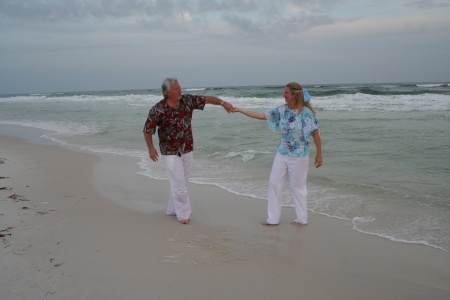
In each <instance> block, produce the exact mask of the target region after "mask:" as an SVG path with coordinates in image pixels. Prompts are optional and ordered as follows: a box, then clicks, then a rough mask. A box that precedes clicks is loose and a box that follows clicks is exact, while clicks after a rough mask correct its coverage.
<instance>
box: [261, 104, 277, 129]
mask: <svg viewBox="0 0 450 300" xmlns="http://www.w3.org/2000/svg"><path fill="white" fill-rule="evenodd" d="M264 114H265V115H266V120H267V123H268V124H269V128H270V130H272V131H273V132H276V131H277V130H278V128H280V110H279V109H278V107H275V108H272V109H270V110H267V111H265V112H264Z"/></svg>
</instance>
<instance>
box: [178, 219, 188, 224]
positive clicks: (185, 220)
mask: <svg viewBox="0 0 450 300" xmlns="http://www.w3.org/2000/svg"><path fill="white" fill-rule="evenodd" d="M180 223H181V224H189V219H184V220H180Z"/></svg>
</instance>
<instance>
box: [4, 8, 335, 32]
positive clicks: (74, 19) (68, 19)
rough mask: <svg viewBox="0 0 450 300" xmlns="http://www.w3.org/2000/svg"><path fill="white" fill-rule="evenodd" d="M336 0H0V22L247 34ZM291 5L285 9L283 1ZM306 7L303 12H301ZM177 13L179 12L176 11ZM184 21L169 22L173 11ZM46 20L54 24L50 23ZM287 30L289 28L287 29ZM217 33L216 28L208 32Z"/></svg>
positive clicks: (306, 23) (292, 24)
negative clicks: (221, 27) (219, 26)
mask: <svg viewBox="0 0 450 300" xmlns="http://www.w3.org/2000/svg"><path fill="white" fill-rule="evenodd" d="M336 2H339V1H330V0H322V1H306V0H291V1H288V0H281V1H280V0H278V1H273V0H260V1H256V0H227V1H225V0H171V1H170V0H169V1H168V0H153V1H144V0H117V1H110V0H73V1H58V0H41V1H38V0H22V1H14V0H6V1H1V2H0V19H2V20H3V21H0V28H1V30H2V31H11V30H15V29H19V28H31V29H33V30H40V29H41V30H44V31H53V30H57V31H60V30H61V27H62V28H64V26H66V27H68V28H70V29H68V30H73V28H74V27H76V28H77V29H78V30H80V31H81V32H85V31H86V30H87V31H89V30H95V29H96V28H99V27H100V28H102V29H104V30H108V29H109V30H113V31H115V30H117V28H118V27H122V28H127V29H130V28H134V30H145V31H151V30H160V29H166V30H169V29H170V30H174V31H175V32H179V31H182V32H192V33H193V32H196V31H198V29H199V28H201V30H202V32H205V33H208V31H209V30H210V29H211V28H210V27H209V26H210V25H211V24H212V23H214V22H218V21H220V22H223V23H225V24H228V26H229V28H230V29H232V30H234V31H233V32H231V33H234V34H236V33H237V34H238V35H242V34H243V35H248V36H254V37H257V36H261V37H262V36H264V37H267V36H270V35H283V33H286V32H287V30H286V29H287V28H291V30H293V31H296V32H299V31H302V30H306V29H309V28H311V27H314V26H317V25H323V24H327V23H331V22H333V20H332V19H331V18H329V17H326V16H325V12H326V11H327V8H328V7H329V6H331V5H335V4H336ZM288 5H290V6H291V7H297V8H298V10H297V11H294V10H292V11H288V10H287V6H288ZM306 11H308V12H306ZM182 14H183V15H182ZM180 15H182V16H186V17H189V20H185V21H189V22H184V23H183V24H180V23H176V24H174V22H173V20H174V19H176V18H179V16H180ZM50 25H58V26H59V28H57V27H56V26H53V27H52V26H50ZM291 30H289V31H291ZM210 33H211V34H212V35H216V36H217V35H218V34H220V33H218V32H210Z"/></svg>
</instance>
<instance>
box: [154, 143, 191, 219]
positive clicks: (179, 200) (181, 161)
mask: <svg viewBox="0 0 450 300" xmlns="http://www.w3.org/2000/svg"><path fill="white" fill-rule="evenodd" d="M161 156H162V157H163V160H164V164H165V166H166V172H167V176H168V177H169V183H170V196H169V205H168V206H167V210H166V214H167V215H176V216H177V219H178V220H180V221H181V220H186V219H189V217H190V216H191V204H190V202H189V195H188V192H187V183H188V181H189V174H190V172H191V166H192V160H193V154H192V152H189V153H185V154H183V155H181V156H177V155H161Z"/></svg>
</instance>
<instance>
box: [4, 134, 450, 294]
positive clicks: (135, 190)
mask: <svg viewBox="0 0 450 300" xmlns="http://www.w3.org/2000/svg"><path fill="white" fill-rule="evenodd" d="M0 145H1V146H0V151H1V152H0V158H1V159H3V160H4V163H3V164H0V177H7V178H3V179H0V187H4V188H5V189H2V190H0V211H1V214H0V233H2V234H4V235H5V236H4V237H2V238H0V241H1V242H2V243H1V245H2V247H0V249H1V251H0V255H1V257H2V259H1V263H0V264H1V270H2V271H1V273H0V282H1V283H0V294H2V297H5V298H4V299H5V300H8V299H18V298H20V299H37V298H39V299H94V298H95V299H149V298H152V299H173V298H176V297H178V298H182V299H211V298H215V299H241V298H246V299H273V298H279V297H280V296H281V297H283V298H287V297H297V298H298V297H301V298H302V299H349V298H360V299H423V298H424V297H427V299H428V298H430V299H447V298H448V297H449V296H450V280H449V278H450V259H449V258H450V254H449V253H447V252H444V251H442V250H438V249H435V248H432V247H429V246H423V245H414V244H404V243H400V242H393V241H390V240H387V239H385V238H381V237H377V236H370V235H367V234H364V233H360V232H357V231H355V230H353V229H352V224H351V222H348V221H343V220H338V219H333V218H329V217H325V216H321V215H318V214H314V213H310V216H309V217H310V223H309V225H307V226H294V225H291V224H290V222H288V220H291V219H293V214H294V212H293V210H292V209H290V208H288V207H283V217H282V218H283V221H282V223H281V224H280V225H279V226H274V227H264V226H262V225H260V223H261V221H264V219H265V216H266V213H267V212H266V203H265V202H264V201H261V200H260V199H253V198H250V197H244V196H238V195H234V194H230V193H229V192H227V191H225V190H222V189H220V188H219V187H215V186H207V185H196V184H192V183H190V184H189V186H188V190H189V195H190V198H191V199H192V200H191V201H192V208H193V213H192V216H191V222H190V224H189V225H181V224H179V223H178V221H177V220H176V218H174V217H169V216H166V215H165V206H166V204H167V195H168V191H169V188H168V182H166V181H161V180H154V179H150V178H147V177H145V176H142V175H138V174H136V172H135V171H136V169H137V168H138V167H137V166H136V167H130V166H129V163H128V161H127V159H123V158H122V157H119V156H113V155H111V156H97V155H94V154H90V153H83V152H77V151H73V150H69V149H65V148H62V147H60V146H53V145H43V144H35V143H29V142H27V141H26V140H24V139H21V138H17V137H11V136H4V135H0ZM135 168H136V169H135ZM12 195H16V196H15V198H14V197H13V198H14V199H13V198H9V197H10V196H12ZM19 196H20V197H19ZM114 197H118V198H120V199H122V200H123V199H128V201H125V203H126V204H125V206H123V205H119V204H118V203H117V201H114V199H113V198H114ZM137 200H139V201H138V202H136V201H137ZM142 200H144V201H142ZM127 206H128V207H127ZM25 207H26V208H25ZM136 208H137V209H136ZM7 228H10V229H8V230H6V229H7ZM9 234H10V235H9Z"/></svg>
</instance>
